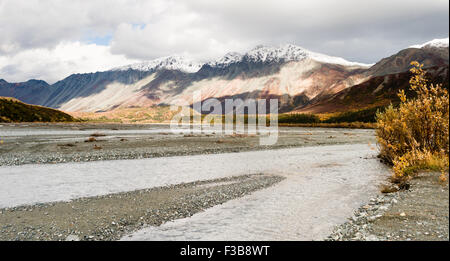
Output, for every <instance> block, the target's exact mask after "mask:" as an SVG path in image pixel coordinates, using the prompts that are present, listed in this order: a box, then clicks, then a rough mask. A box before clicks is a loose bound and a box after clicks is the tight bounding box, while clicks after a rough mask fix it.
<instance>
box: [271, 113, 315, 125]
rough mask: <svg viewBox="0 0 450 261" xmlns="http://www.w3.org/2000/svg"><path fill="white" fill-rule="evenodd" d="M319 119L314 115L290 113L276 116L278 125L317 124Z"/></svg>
mask: <svg viewBox="0 0 450 261" xmlns="http://www.w3.org/2000/svg"><path fill="white" fill-rule="evenodd" d="M319 122H320V119H319V117H318V116H317V115H314V114H304V113H291V114H280V115H278V123H319Z"/></svg>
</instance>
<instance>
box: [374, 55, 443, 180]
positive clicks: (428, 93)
mask: <svg viewBox="0 0 450 261" xmlns="http://www.w3.org/2000/svg"><path fill="white" fill-rule="evenodd" d="M411 65H413V68H412V69H411V72H412V73H413V76H412V77H411V79H410V88H411V89H412V90H413V91H414V92H416V94H417V95H416V96H415V97H413V98H407V96H406V94H405V92H404V91H403V90H401V91H400V92H399V93H398V96H399V98H400V101H401V102H400V104H399V106H398V107H394V106H392V105H391V106H388V107H387V108H386V110H385V111H384V112H379V113H378V114H377V115H376V119H377V126H376V136H377V140H378V144H379V147H380V157H381V158H382V159H383V160H384V161H386V162H387V163H389V164H392V165H393V169H394V174H393V181H394V182H398V183H402V182H405V181H407V180H409V179H410V178H412V177H414V176H415V174H416V173H417V172H418V171H419V170H431V171H441V172H442V174H441V176H440V179H441V180H447V178H448V169H449V158H448V157H449V96H448V90H447V89H445V88H443V87H442V84H430V83H429V82H428V80H427V79H426V77H425V71H424V70H423V65H421V64H419V63H418V62H412V63H411Z"/></svg>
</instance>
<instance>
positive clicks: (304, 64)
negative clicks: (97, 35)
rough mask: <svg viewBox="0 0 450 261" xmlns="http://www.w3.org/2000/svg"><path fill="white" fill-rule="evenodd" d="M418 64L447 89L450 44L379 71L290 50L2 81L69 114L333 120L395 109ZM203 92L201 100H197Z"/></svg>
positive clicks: (408, 54) (1, 90) (382, 64)
mask: <svg viewBox="0 0 450 261" xmlns="http://www.w3.org/2000/svg"><path fill="white" fill-rule="evenodd" d="M412 61H418V62H419V63H422V64H424V68H426V69H427V72H428V77H429V79H430V81H431V82H436V83H439V82H441V83H444V84H445V85H446V86H447V87H448V79H449V72H448V64H449V40H448V38H446V39H436V40H432V41H430V42H427V43H424V44H419V45H414V46H410V47H408V48H405V49H403V50H401V51H399V52H398V53H396V54H393V55H392V56H390V57H386V58H383V59H381V60H380V61H379V62H377V63H375V64H363V63H357V62H350V61H347V60H345V59H343V58H340V57H332V56H328V55H324V54H320V53H315V52H312V51H309V50H306V49H304V48H302V47H299V46H296V45H292V44H287V45H281V46H257V47H255V48H253V49H252V50H250V51H248V52H247V53H245V54H240V53H228V54H226V55H225V56H223V57H221V58H219V59H217V60H214V61H209V62H206V63H196V62H193V61H190V60H189V59H186V58H184V57H182V56H169V57H163V58H159V59H156V60H152V61H149V62H145V63H139V64H132V65H128V66H124V67H119V68H113V69H111V70H108V71H104V72H96V73H83V74H73V75H70V76H69V77H67V78H65V79H63V80H61V81H58V82H56V83H54V84H52V85H49V84H48V83H46V82H45V81H41V80H29V81H27V82H21V83H8V82H7V81H5V80H1V79H0V96H6V97H14V98H16V99H19V100H21V101H23V102H26V103H29V104H35V105H42V106H47V107H51V108H56V109H60V110H63V111H67V112H105V111H112V110H117V109H122V108H136V107H151V106H157V105H171V104H174V105H186V104H189V105H192V104H193V103H196V102H200V101H205V100H207V99H209V98H216V99H218V100H219V101H224V100H225V99H227V98H242V99H244V100H245V99H248V98H258V99H271V98H278V99H279V108H280V111H281V112H292V111H294V112H308V113H330V112H339V111H346V110H354V109H362V108H369V107H375V106H383V105H386V104H389V103H390V102H395V100H396V93H397V92H398V90H399V89H401V88H404V89H407V86H408V82H409V77H410V73H409V71H408V70H409V69H410V63H411V62H412ZM0 77H1V76H0ZM199 90H201V94H202V95H201V97H197V98H196V100H192V96H193V94H194V92H196V91H199Z"/></svg>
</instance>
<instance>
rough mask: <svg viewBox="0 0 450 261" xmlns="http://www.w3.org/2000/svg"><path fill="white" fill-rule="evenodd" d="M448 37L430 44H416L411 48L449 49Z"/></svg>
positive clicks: (434, 40)
mask: <svg viewBox="0 0 450 261" xmlns="http://www.w3.org/2000/svg"><path fill="white" fill-rule="evenodd" d="M448 46H449V45H448V37H447V38H442V39H433V40H431V41H429V42H426V43H423V44H416V45H411V46H410V47H409V48H418V49H420V48H424V47H436V48H442V47H448Z"/></svg>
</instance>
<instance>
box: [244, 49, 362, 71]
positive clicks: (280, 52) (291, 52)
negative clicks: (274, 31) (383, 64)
mask: <svg viewBox="0 0 450 261" xmlns="http://www.w3.org/2000/svg"><path fill="white" fill-rule="evenodd" d="M307 58H311V59H313V60H316V61H319V62H324V63H332V64H340V65H345V66H361V67H369V66H371V65H370V64H363V63H356V62H349V61H347V60H345V59H343V58H340V57H334V56H328V55H325V54H321V53H315V52H311V51H309V50H307V49H304V48H302V47H300V46H297V45H293V44H286V45H281V46H277V47H275V46H264V45H260V46H257V47H256V48H254V49H252V50H251V51H249V52H247V53H246V54H245V55H243V59H248V60H249V61H252V62H263V63H264V62H289V61H301V60H304V59H307Z"/></svg>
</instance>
